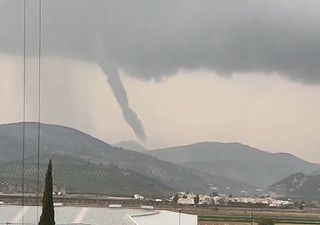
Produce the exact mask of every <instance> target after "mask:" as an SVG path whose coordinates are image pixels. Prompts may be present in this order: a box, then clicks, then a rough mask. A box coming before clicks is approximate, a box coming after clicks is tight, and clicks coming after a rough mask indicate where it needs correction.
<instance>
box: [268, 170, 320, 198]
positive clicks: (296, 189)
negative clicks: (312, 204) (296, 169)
mask: <svg viewBox="0 0 320 225" xmlns="http://www.w3.org/2000/svg"><path fill="white" fill-rule="evenodd" d="M269 190H270V191H271V192H273V193H274V194H276V195H278V196H286V197H291V198H303V199H311V200H313V199H320V196H319V193H320V174H319V173H313V174H311V175H305V174H303V173H295V174H291V175H290V176H288V177H286V178H285V179H283V180H281V181H279V182H276V183H275V184H273V185H271V186H270V187H269Z"/></svg>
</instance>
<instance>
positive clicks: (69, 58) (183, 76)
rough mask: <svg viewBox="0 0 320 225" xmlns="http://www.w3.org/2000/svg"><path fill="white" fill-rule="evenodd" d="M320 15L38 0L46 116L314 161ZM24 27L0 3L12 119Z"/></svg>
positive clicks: (168, 0) (302, 6) (154, 141)
mask: <svg viewBox="0 0 320 225" xmlns="http://www.w3.org/2000/svg"><path fill="white" fill-rule="evenodd" d="M28 2H29V4H28V7H27V12H28V14H27V47H28V48H27V53H28V68H27V69H28V77H29V80H28V96H29V98H28V106H29V113H28V115H29V118H30V119H33V118H34V115H35V112H34V111H35V109H36V107H35V106H36V104H35V101H34V100H35V99H37V98H36V94H37V93H36V91H35V86H36V74H35V72H36V62H37V61H36V59H35V53H36V49H37V40H36V37H37V32H38V29H37V16H36V15H37V8H36V3H37V0H30V1H28ZM319 12H320V2H319V1H316V0H314V1H313V0H308V1H301V0H273V1H256V0H255V1H254V0H246V1H238V0H202V1H198V0H189V1H186V0H162V1H150V0H138V1H129V0H106V1H92V0H68V1H64V0H55V1H51V0H43V54H44V59H43V65H42V66H43V86H44V88H43V107H44V109H43V119H44V122H51V123H59V124H65V125H70V126H73V127H75V128H79V129H81V130H83V131H86V132H89V133H91V134H93V135H95V136H97V137H100V138H102V139H104V140H106V141H108V142H117V141H121V140H126V139H135V138H136V136H137V137H138V138H140V140H146V143H145V144H146V145H147V146H148V147H163V146H168V145H178V144H186V143H191V142H196V141H202V140H206V141H208V140H212V141H225V142H233V141H238V142H242V143H245V144H249V145H252V146H254V147H258V148H263V149H264V150H269V151H285V152H291V153H294V154H297V155H299V156H301V157H303V158H306V159H309V160H312V161H318V162H319V161H320V153H318V149H319V147H320V142H319V141H318V139H319V138H318V136H317V134H318V133H319V127H320V126H319V125H320V107H319V106H318V105H319V104H317V103H318V100H319V98H320V88H319V85H320V75H319V74H318V71H319V69H320V64H319V62H318V61H319V56H320V45H319V44H318V40H320V13H319ZM22 28H23V27H22V1H19V0H0V52H1V55H0V66H1V67H0V70H1V73H0V81H1V83H0V87H1V90H0V92H1V96H0V103H1V106H2V107H3V110H1V114H0V116H1V117H0V122H10V121H18V120H20V118H21V106H20V104H21V97H20V96H21V72H22V70H21V62H22V58H21V57H22V55H21V53H22ZM108 83H109V85H108ZM314 155H316V156H317V157H318V158H315V157H314Z"/></svg>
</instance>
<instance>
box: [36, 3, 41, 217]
mask: <svg viewBox="0 0 320 225" xmlns="http://www.w3.org/2000/svg"><path fill="white" fill-rule="evenodd" d="M38 7H39V8H38V10H39V18H38V19H39V24H38V26H39V33H38V41H39V42H38V159H37V160H38V161H37V167H38V174H37V221H38V222H39V210H38V208H39V191H40V188H39V186H40V144H41V143H40V138H41V124H40V122H41V52H42V49H41V48H42V1H41V0H39V5H38Z"/></svg>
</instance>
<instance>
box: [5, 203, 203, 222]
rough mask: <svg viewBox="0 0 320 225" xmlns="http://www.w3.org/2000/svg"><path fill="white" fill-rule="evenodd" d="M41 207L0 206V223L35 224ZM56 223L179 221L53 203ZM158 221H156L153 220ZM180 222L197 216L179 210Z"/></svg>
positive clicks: (150, 213) (163, 214)
mask: <svg viewBox="0 0 320 225" xmlns="http://www.w3.org/2000/svg"><path fill="white" fill-rule="evenodd" d="M40 214H41V207H38V208H37V207H36V206H25V207H22V206H9V205H3V206H0V225H5V224H13V225H14V224H17V225H18V224H21V223H22V219H23V221H24V224H26V225H36V224H37V218H38V217H39V216H40ZM55 221H56V224H57V225H69V224H72V225H74V224H88V225H158V224H159V225H174V224H177V225H178V224H179V223H178V222H179V213H174V212H168V211H154V210H143V209H123V208H121V209H110V208H91V207H90V208H86V207H65V206H63V207H56V208H55ZM157 221H158V222H157ZM180 222H181V223H180V225H196V224H197V216H193V215H187V214H180Z"/></svg>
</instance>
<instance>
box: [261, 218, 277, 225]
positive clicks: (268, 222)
mask: <svg viewBox="0 0 320 225" xmlns="http://www.w3.org/2000/svg"><path fill="white" fill-rule="evenodd" d="M258 225H274V222H273V220H272V219H269V218H263V219H261V220H260V221H259V222H258Z"/></svg>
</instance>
